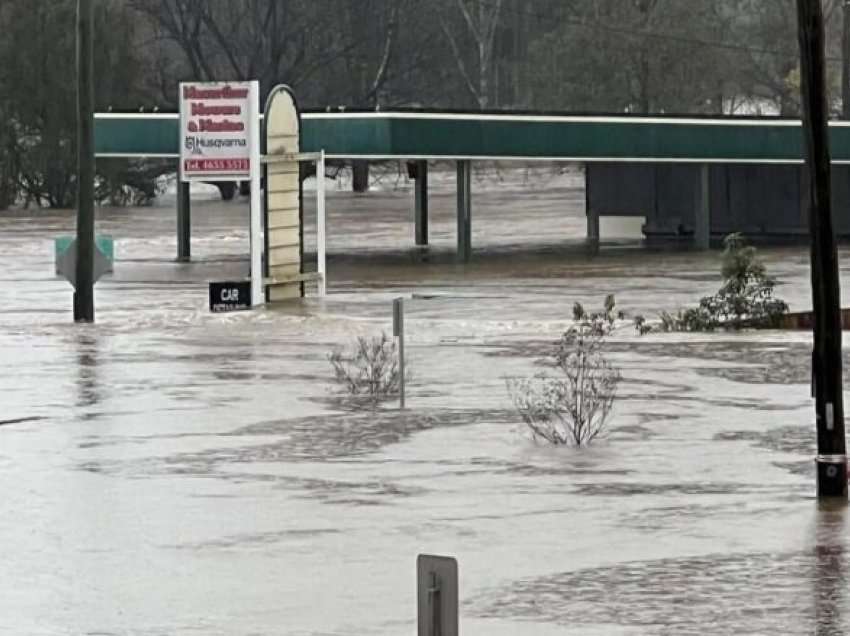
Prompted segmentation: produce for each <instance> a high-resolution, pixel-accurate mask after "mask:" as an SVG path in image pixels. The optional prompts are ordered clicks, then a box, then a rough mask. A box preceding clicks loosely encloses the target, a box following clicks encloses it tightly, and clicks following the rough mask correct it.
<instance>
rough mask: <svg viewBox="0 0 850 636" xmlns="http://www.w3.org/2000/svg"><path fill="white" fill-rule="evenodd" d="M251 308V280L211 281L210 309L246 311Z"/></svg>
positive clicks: (214, 310) (217, 310)
mask: <svg viewBox="0 0 850 636" xmlns="http://www.w3.org/2000/svg"><path fill="white" fill-rule="evenodd" d="M247 309H251V281H249V280H245V281H231V282H224V283H210V311H212V312H214V313H222V312H226V311H244V310H247Z"/></svg>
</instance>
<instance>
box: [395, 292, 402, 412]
mask: <svg viewBox="0 0 850 636" xmlns="http://www.w3.org/2000/svg"><path fill="white" fill-rule="evenodd" d="M393 335H394V336H396V337H397V338H398V366H399V402H400V407H401V408H404V299H403V298H396V299H395V300H393Z"/></svg>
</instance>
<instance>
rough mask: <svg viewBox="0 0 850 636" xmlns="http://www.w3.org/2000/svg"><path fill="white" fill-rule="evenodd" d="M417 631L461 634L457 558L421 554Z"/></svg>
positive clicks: (449, 635) (429, 635)
mask: <svg viewBox="0 0 850 636" xmlns="http://www.w3.org/2000/svg"><path fill="white" fill-rule="evenodd" d="M416 588H417V627H418V629H417V634H418V635H419V636H433V635H434V634H439V636H458V625H459V620H458V581H457V560H456V559H454V558H453V557H446V556H434V555H431V554H420V555H419V556H418V557H417V559H416Z"/></svg>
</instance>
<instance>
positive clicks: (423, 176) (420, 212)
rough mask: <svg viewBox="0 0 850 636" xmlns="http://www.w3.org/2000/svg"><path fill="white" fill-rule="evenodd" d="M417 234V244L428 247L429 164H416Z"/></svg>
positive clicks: (423, 162)
mask: <svg viewBox="0 0 850 636" xmlns="http://www.w3.org/2000/svg"><path fill="white" fill-rule="evenodd" d="M414 188H415V195H414V196H415V205H416V210H415V220H414V224H415V232H416V244H417V245H428V162H427V161H417V162H416V181H415V183H414Z"/></svg>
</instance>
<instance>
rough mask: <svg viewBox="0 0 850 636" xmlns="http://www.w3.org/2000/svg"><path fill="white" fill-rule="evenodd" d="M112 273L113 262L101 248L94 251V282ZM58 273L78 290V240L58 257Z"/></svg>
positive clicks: (97, 247) (73, 241)
mask: <svg viewBox="0 0 850 636" xmlns="http://www.w3.org/2000/svg"><path fill="white" fill-rule="evenodd" d="M111 271H112V261H111V260H109V259H108V258H107V257H106V255H104V253H103V252H102V251H101V248H100V247H99V246H96V247H95V250H94V271H93V272H92V273H93V275H94V278H93V281H92V282H95V283H96V282H97V281H98V280H100V277H101V276H103V275H104V274H105V273H106V272H111ZM56 273H57V274H59V275H60V276H64V277H65V278H66V279H67V280H68V282H69V283H71V285H73V287H74V289H76V288H77V240H76V239H74V240H72V241H71V242H70V243H69V244H68V246H67V247H66V248H65V250H64V251H63V252H62V253H61V254H59V255H57V257H56Z"/></svg>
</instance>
